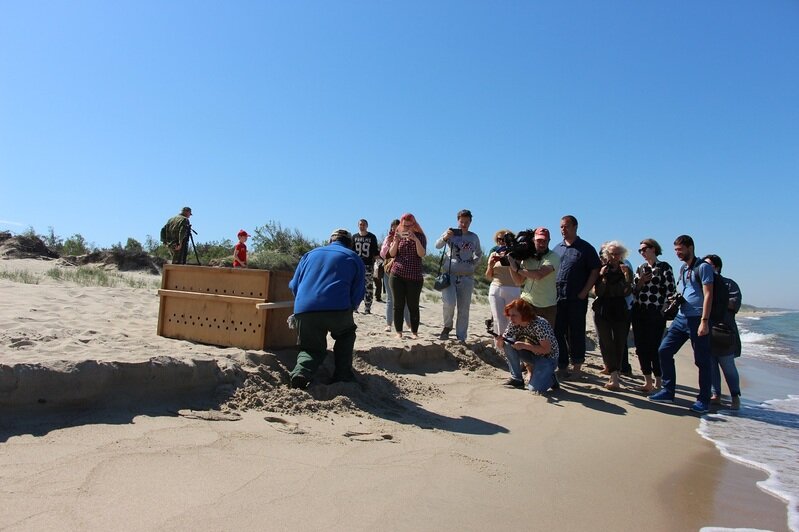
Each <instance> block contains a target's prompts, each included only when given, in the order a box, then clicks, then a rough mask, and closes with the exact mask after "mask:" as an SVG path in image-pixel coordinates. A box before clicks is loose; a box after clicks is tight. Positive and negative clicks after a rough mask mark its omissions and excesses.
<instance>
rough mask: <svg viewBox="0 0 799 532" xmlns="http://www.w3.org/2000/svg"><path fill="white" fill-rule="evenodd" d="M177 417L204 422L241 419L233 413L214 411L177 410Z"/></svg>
mask: <svg viewBox="0 0 799 532" xmlns="http://www.w3.org/2000/svg"><path fill="white" fill-rule="evenodd" d="M178 415H179V416H180V417H185V418H189V419H204V420H205V421H238V420H240V419H241V415H240V414H237V413H235V412H218V411H216V410H178Z"/></svg>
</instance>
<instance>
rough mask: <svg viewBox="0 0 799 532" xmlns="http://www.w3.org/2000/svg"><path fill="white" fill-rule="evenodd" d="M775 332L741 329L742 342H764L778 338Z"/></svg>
mask: <svg viewBox="0 0 799 532" xmlns="http://www.w3.org/2000/svg"><path fill="white" fill-rule="evenodd" d="M776 337H777V335H775V334H763V333H756V332H752V331H741V342H742V343H744V344H762V343H765V342H768V341H769V340H772V339H774V338H776Z"/></svg>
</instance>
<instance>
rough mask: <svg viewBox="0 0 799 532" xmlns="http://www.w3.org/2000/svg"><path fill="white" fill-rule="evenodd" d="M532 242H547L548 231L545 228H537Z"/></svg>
mask: <svg viewBox="0 0 799 532" xmlns="http://www.w3.org/2000/svg"><path fill="white" fill-rule="evenodd" d="M533 240H549V229H547V228H546V227H539V228H537V229H536V230H535V234H534V236H533Z"/></svg>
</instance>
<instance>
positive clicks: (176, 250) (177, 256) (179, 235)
mask: <svg viewBox="0 0 799 532" xmlns="http://www.w3.org/2000/svg"><path fill="white" fill-rule="evenodd" d="M190 217H191V207H183V209H181V211H180V214H177V215H175V216H173V217H172V218H170V219H169V220H167V222H166V224H165V225H164V227H163V228H161V242H162V243H163V244H164V245H165V246H166V247H168V248H169V252H170V253H171V254H172V264H186V257H187V255H188V251H189V250H188V242H189V233H190V231H191V223H189V218H190Z"/></svg>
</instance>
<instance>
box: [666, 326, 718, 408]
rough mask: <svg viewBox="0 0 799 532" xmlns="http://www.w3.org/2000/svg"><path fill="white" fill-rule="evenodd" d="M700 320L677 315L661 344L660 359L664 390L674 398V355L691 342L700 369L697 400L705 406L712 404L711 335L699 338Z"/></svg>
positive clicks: (675, 376) (675, 374) (675, 387)
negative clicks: (687, 342) (686, 343)
mask: <svg viewBox="0 0 799 532" xmlns="http://www.w3.org/2000/svg"><path fill="white" fill-rule="evenodd" d="M699 323H700V318H699V316H695V317H685V316H683V315H682V314H677V317H676V318H674V321H672V322H671V327H669V330H668V331H667V332H666V336H665V337H664V338H663V341H662V342H660V348H659V349H658V357H659V358H660V370H661V371H662V372H663V389H664V390H667V391H668V392H669V393H671V395H672V396H673V395H674V394H675V392H676V390H677V370H676V368H675V367H674V355H675V354H677V351H679V349H680V347H682V345H683V344H684V343H685V342H686V341H688V340H689V339H690V340H691V346H692V347H693V349H694V364H695V365H696V367H697V368H698V369H699V394H698V395H697V396H696V398H697V400H699V401H702V402H703V403H705V404H708V403H709V402H710V382H711V369H710V367H711V364H710V361H711V355H710V335H705V336H699V335H697V330H698V329H699Z"/></svg>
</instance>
